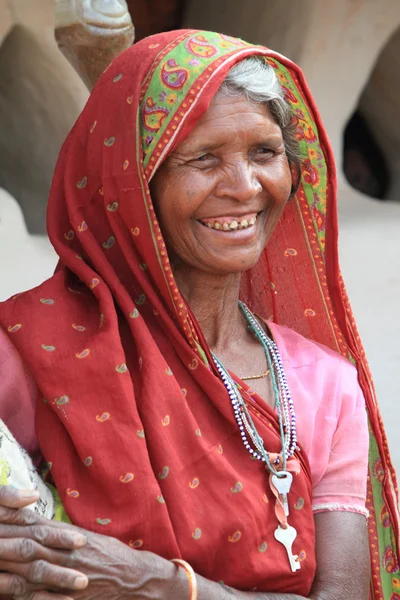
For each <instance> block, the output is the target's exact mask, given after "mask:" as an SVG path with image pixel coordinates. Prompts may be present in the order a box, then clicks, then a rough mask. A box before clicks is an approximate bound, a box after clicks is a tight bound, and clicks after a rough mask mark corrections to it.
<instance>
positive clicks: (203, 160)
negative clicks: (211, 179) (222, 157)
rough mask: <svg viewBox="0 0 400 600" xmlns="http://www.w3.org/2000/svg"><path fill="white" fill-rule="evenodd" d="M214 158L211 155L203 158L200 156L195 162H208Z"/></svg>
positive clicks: (203, 155) (205, 155) (204, 155)
mask: <svg viewBox="0 0 400 600" xmlns="http://www.w3.org/2000/svg"><path fill="white" fill-rule="evenodd" d="M211 159H212V156H211V154H202V155H201V156H198V157H197V158H195V159H194V161H195V162H206V161H207V160H211Z"/></svg>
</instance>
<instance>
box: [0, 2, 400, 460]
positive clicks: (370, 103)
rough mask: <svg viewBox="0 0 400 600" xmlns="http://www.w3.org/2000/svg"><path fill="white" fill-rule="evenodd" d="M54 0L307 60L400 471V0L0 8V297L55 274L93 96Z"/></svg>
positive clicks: (344, 251)
mask: <svg viewBox="0 0 400 600" xmlns="http://www.w3.org/2000/svg"><path fill="white" fill-rule="evenodd" d="M59 2H60V3H61V4H63V6H66V5H67V4H68V3H70V4H71V5H72V4H74V5H76V6H78V7H79V5H80V4H84V5H85V6H86V11H87V12H86V13H85V14H86V16H87V15H89V17H88V19H89V20H90V19H91V22H92V23H95V24H97V25H98V24H99V23H100V24H101V23H103V24H104V23H108V24H109V26H111V25H110V24H112V23H117V21H118V19H121V18H122V16H121V15H122V14H123V13H124V11H126V10H127V8H129V10H130V13H131V16H132V20H133V22H134V24H135V27H136V40H138V39H140V38H142V37H144V36H145V35H150V34H152V33H156V32H158V31H163V30H168V29H174V28H178V27H191V28H206V29H213V30H217V31H221V32H223V33H226V34H230V35H235V36H239V37H243V38H245V39H246V40H248V41H251V42H255V43H260V44H264V45H267V46H270V47H271V48H273V49H274V50H276V51H278V52H280V53H282V54H284V55H286V56H288V57H289V58H291V59H292V60H294V61H295V62H297V63H298V64H300V66H301V67H302V69H303V70H304V72H305V75H306V78H307V81H308V84H309V86H310V88H311V90H312V92H313V94H314V97H315V99H316V102H317V104H318V106H319V110H320V112H321V114H322V117H323V120H324V122H325V125H326V127H327V130H328V134H329V137H330V139H331V142H332V145H333V149H334V152H335V156H336V161H337V166H338V177H339V212H340V215H339V216H340V254H341V263H342V270H343V274H344V279H345V282H346V285H347V288H348V292H349V295H350V299H351V301H352V305H353V309H354V312H355V316H356V320H357V323H358V326H359V329H360V333H361V336H362V339H363V341H364V344H365V347H366V351H367V356H368V357H369V360H370V364H371V368H372V372H373V374H374V379H375V383H376V387H377V391H378V398H379V400H380V404H381V407H382V412H383V416H384V420H385V422H386V425H387V429H388V434H389V440H390V442H391V447H392V452H393V455H394V461H395V465H396V467H397V468H398V469H399V471H400V444H399V443H398V442H397V435H396V434H397V431H398V430H399V429H400V412H399V411H397V410H396V409H397V399H398V398H399V397H400V347H399V344H398V339H399V338H400V318H399V317H398V310H399V306H400V270H399V269H400V268H399V265H400V118H399V114H400V7H399V2H398V0H379V2H377V0H335V2H321V1H320V0H246V2H243V1H242V0H130V1H128V3H126V2H125V0H84V1H81V2H80V0H35V1H34V2H33V1H32V0H0V300H1V299H5V298H7V297H9V296H10V295H12V294H14V293H16V292H18V291H21V290H23V289H27V288H29V287H32V286H34V285H37V284H38V283H40V282H41V281H42V280H43V279H45V278H47V277H49V276H50V275H51V273H52V269H53V268H54V265H55V261H56V258H55V255H54V253H53V251H52V248H51V246H50V245H49V243H48V240H47V238H46V236H45V208H46V202H47V196H48V192H49V187H50V182H51V177H52V172H53V169H54V165H55V161H56V159H57V154H58V151H59V148H60V146H61V144H62V141H63V140H64V138H65V136H66V134H67V132H68V131H69V129H70V127H71V126H72V124H73V123H74V121H75V119H76V117H77V116H78V114H79V112H80V110H81V109H82V107H83V105H84V103H85V101H86V99H87V96H88V91H87V89H86V87H85V85H84V83H83V82H82V80H81V78H80V77H79V76H78V75H77V73H76V72H75V71H74V70H73V68H72V67H71V66H70V64H69V63H68V61H67V60H66V59H65V58H64V56H63V55H62V53H61V52H60V50H59V48H58V47H57V44H56V42H55V39H54V27H55V21H54V19H55V17H54V15H55V5H56V3H59ZM127 4H128V6H127ZM78 12H79V11H78ZM85 18H86V17H85ZM97 25H96V26H97Z"/></svg>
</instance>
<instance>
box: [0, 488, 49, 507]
mask: <svg viewBox="0 0 400 600" xmlns="http://www.w3.org/2000/svg"><path fill="white" fill-rule="evenodd" d="M38 500H39V492H36V491H34V490H18V489H17V488H15V487H13V486H11V485H0V506H7V507H8V508H23V507H24V506H29V505H30V504H34V503H35V502H37V501H38Z"/></svg>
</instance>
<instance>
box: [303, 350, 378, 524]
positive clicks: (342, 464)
mask: <svg viewBox="0 0 400 600" xmlns="http://www.w3.org/2000/svg"><path fill="white" fill-rule="evenodd" d="M338 375H339V380H338V385H337V390H336V393H337V398H336V399H337V402H339V403H340V411H339V418H338V422H337V427H336V430H335V432H334V434H333V439H332V444H331V448H330V454H329V461H328V464H327V467H326V470H325V473H324V474H323V476H322V478H321V479H320V481H319V482H318V483H317V484H316V485H315V487H314V489H313V510H314V512H322V511H330V510H338V511H349V512H358V513H361V514H364V515H366V516H367V515H368V511H367V510H366V508H365V502H366V491H367V471H368V447H369V433H368V419H367V411H366V407H365V400H364V396H363V393H362V391H361V388H360V386H359V384H358V381H357V372H356V369H355V368H354V367H353V365H351V364H349V363H347V362H344V361H340V363H339V374H338Z"/></svg>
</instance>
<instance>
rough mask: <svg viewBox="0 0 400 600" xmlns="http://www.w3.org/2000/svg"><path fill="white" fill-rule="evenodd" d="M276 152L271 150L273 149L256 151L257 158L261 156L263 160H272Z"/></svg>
mask: <svg viewBox="0 0 400 600" xmlns="http://www.w3.org/2000/svg"><path fill="white" fill-rule="evenodd" d="M274 154H275V152H274V150H271V148H258V149H257V150H256V155H257V156H261V157H262V158H270V157H271V156H274Z"/></svg>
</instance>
